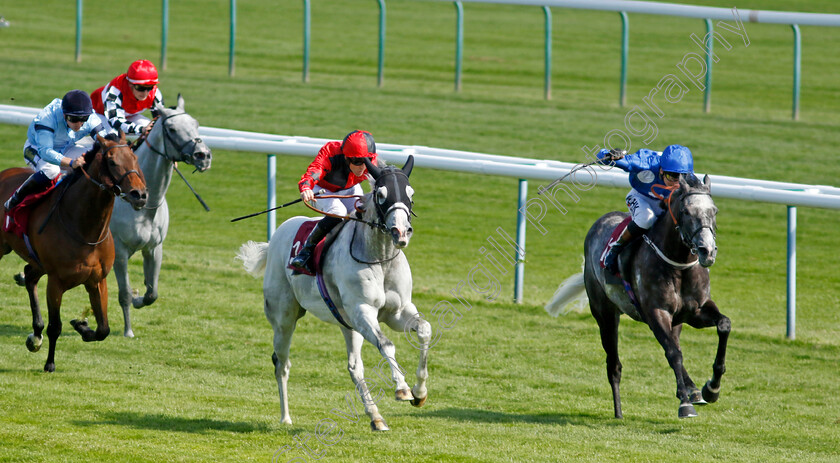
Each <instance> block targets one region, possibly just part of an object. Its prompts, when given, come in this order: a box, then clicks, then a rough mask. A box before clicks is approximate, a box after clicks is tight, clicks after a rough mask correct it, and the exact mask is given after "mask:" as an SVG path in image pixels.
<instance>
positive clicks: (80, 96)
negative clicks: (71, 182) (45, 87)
mask: <svg viewBox="0 0 840 463" xmlns="http://www.w3.org/2000/svg"><path fill="white" fill-rule="evenodd" d="M91 114H93V106H92V104H91V101H90V97H89V96H88V94H87V93H85V92H84V91H82V90H71V91H69V92H67V94H66V95H64V98H60V99H59V98H56V99H54V100H53V101H52V102H51V103H50V104H48V105H47V106H46V107H45V108H44V109H42V110H41V112H39V113H38V115H37V116H35V119H33V120H32V122H31V123H30V124H29V129H28V130H27V131H26V144H24V147H23V157H24V159H25V161H26V164H27V165H28V166H30V167H32V168H34V169H35V173H34V174H32V175H31V176H30V177H29V178H28V179H26V180H25V181H24V182H23V184H22V185H21V186H20V187H18V189H17V190H16V191H15V192H14V194H12V196H11V197H10V198H9V200H8V201H6V203H5V205H4V206H5V207H6V210H7V211H9V210H11V209H12V208H14V207H15V206H17V205H18V204H20V202H21V201H23V199H24V198H25V197H26V196H28V195H30V194H34V193H39V192H41V191H44V190H46V189H47V187H49V186H50V185H51V184H52V181H53V179H55V178H56V177H57V176H58V175H59V174H60V173H61V168H62V167H69V168H71V169H75V168H76V167H81V166H83V165H84V164H85V159H84V157H83V156H82V155H83V154H84V153H85V152H86V151H87V150H88V149H89V148H90V146H85V145H83V144H80V143H79V142H81V141H82V140H83V139H84V138H85V137H88V136H91V137H95V136H96V135H101V136H103V137H104V136H105V135H107V134H108V133H109V132H111V130H109V129H108V128H107V127H105V126H104V125H103V124H101V123H100V121H99V119H98V118H96V117H93V118H92V117H90V116H91Z"/></svg>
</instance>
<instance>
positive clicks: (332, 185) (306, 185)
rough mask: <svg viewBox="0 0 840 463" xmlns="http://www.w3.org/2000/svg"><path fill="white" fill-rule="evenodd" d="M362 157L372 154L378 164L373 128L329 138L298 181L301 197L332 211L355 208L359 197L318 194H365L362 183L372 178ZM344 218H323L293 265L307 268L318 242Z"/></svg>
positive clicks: (373, 159)
mask: <svg viewBox="0 0 840 463" xmlns="http://www.w3.org/2000/svg"><path fill="white" fill-rule="evenodd" d="M362 158H368V159H369V160H370V162H371V163H372V164H373V165H374V166H376V165H378V163H377V157H376V144H375V143H374V141H373V135H371V134H370V132H366V131H364V130H354V131H353V132H350V133H349V134H347V136H346V137H344V141H342V142H340V143H339V142H337V141H331V142H327V143H326V144H325V145H324V146H323V147H321V150H320V151H318V154H317V155H316V156H315V160H314V161H312V164H309V168H308V169H306V172H305V173H304V174H303V176H302V177H301V179H300V182H299V183H298V189H299V190H300V198H301V199H302V200H304V201H306V202H312V201H313V200H315V208H316V209H319V210H321V211H324V212H327V213H329V214H334V215H340V216H346V215H347V214H348V213H349V212H353V211H354V210H355V204H356V198H316V196H315V195H316V194H318V193H320V192H322V191H323V192H324V193H325V194H328V195H357V196H360V195H362V193H363V191H362V186H361V185H360V183H362V182H363V181H365V180H367V179H368V172H367V167H365V164H364V161H362ZM341 220H342V219H340V218H337V217H329V216H326V217H324V218H323V219H321V220H320V221H319V222H318V225H316V226H315V228H314V229H313V230H312V233H310V234H309V238H307V240H306V243H305V244H304V246H303V248H301V250H300V252H299V253H298V255H297V256H295V258H294V259H293V260H292V262H291V265H292V266H293V267H295V268H297V269H300V270H304V269H307V268H308V267H309V260H310V259H311V258H312V251H313V250H314V249H315V246H316V245H317V244H318V242H320V241H321V239H322V238H324V237H325V236H327V233H329V232H330V230H332V229H333V228H334V227H335V226H336V225H338V224H339V223H341Z"/></svg>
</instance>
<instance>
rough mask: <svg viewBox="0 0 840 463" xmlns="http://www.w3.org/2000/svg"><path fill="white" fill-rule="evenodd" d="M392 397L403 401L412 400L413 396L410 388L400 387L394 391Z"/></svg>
mask: <svg viewBox="0 0 840 463" xmlns="http://www.w3.org/2000/svg"><path fill="white" fill-rule="evenodd" d="M394 399H396V400H397V401H400V402H404V401H406V400H413V399H414V396H413V395H411V389H400V390H398V391H397V392H395V393H394Z"/></svg>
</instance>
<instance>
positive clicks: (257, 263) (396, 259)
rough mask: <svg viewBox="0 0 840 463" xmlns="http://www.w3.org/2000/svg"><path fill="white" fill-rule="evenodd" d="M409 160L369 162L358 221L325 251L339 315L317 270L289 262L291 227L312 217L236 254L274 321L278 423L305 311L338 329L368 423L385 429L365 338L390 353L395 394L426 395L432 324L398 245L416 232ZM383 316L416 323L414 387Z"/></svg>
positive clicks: (401, 326)
mask: <svg viewBox="0 0 840 463" xmlns="http://www.w3.org/2000/svg"><path fill="white" fill-rule="evenodd" d="M413 165H414V158H413V156H409V158H408V161H407V162H406V164H405V166H404V167H403V168H402V169H399V168H396V167H393V166H387V167H381V168H380V167H378V166H374V165H372V164H371V163H370V162H367V168H368V172H370V174H371V176H372V177H373V179H374V181H375V183H374V187H373V192H371V193H368V194H367V195H365V196H364V197H363V210H364V212H363V214H362V218H361V221H346V222H345V223H344V225H343V226H342V228H341V229H340V231H339V232H338V234H337V236H336V238H335V241H334V243H333V244H332V246H331V247H330V248H329V249H328V250H327V251H326V255H324V256H322V262H323V265H322V268H323V281H324V283H325V286H326V289H327V290H328V292H329V294H330V295H331V296H332V299H333V301H334V303H335V307H336V308H337V311H338V315H334V314H333V313H332V312H331V311H330V309H329V308H328V306H327V304H326V303H325V301H324V299H323V298H322V296H321V294H320V292H319V289H318V287H317V282H316V277H313V276H308V275H293V274H292V270H291V269H289V268H288V264H289V261H290V249H291V247H292V242H293V240H294V238H295V234H296V232H297V230H298V228H299V227H300V226H301V224H302V223H303V222H305V221H307V220H311V219H309V218H307V217H300V216H299V217H293V218H291V219H289V220H286V221H285V222H283V224H281V225H280V227H278V228H277V231H276V232H275V233H274V235H273V236H272V237H271V241H270V242H269V243H255V242H253V241H250V242H248V243H245V244H243V245H242V247H241V248H240V251H239V255H238V256H237V257H238V258H239V259H240V260H242V261H243V264H244V267H245V269H246V271H248V273H250V274H251V275H253V276H254V277H258V276H259V275H260V274H261V273H263V272H264V273H265V277H264V279H263V295H264V302H265V315H266V318H268V321H269V322H270V323H271V326H272V328H273V329H274V354H273V355H272V361H273V362H274V375H275V377H276V379H277V386H278V389H279V393H280V407H281V413H282V417H281V421H282V422H283V423H287V424H291V423H292V419H291V417H290V415H289V405H288V401H287V395H288V394H287V388H286V386H287V383H288V379H289V369H290V367H291V362H290V361H289V346H290V344H291V341H292V333H293V332H294V330H295V325H296V323H297V320H298V319H299V318H301V317H303V316H304V315H305V314H306V312H307V311H308V312H311V313H312V314H313V315H315V316H316V317H318V318H319V319H320V320H322V321H325V322H327V323H331V324H334V325H338V327H339V328H340V329H341V333H342V334H343V335H344V341H345V345H346V347H347V369H348V371H349V372H350V378H351V379H352V380H353V383H354V384H355V385H356V391H357V392H358V394H359V396H360V398H361V401H362V403H363V404H364V409H365V413H367V415H368V417H369V418H370V420H371V422H370V426H371V429H372V430H374V431H387V430H388V429H389V428H388V425H387V424H386V423H385V419H384V418H382V415H381V414H380V413H379V409H378V408H377V406H376V401H375V400H374V399H373V398H372V396H371V394H370V390H369V387H368V382H369V381H370V380H369V379H366V378H365V376H364V366H363V365H362V356H361V348H362V343H363V341H364V340H367V341H368V342H370V343H371V344H373V345H374V346H376V348H377V349H378V350H379V353H380V354H381V355H382V357H383V360H385V361H387V363H388V365H389V367H390V368H389V369H390V378H389V379H383V382H385V383H389V381H393V383H391V384H392V385H394V387H395V390H396V392H395V395H394V396H395V399H396V400H398V401H411V403H412V405H414V406H416V407H421V406H423V404H424V403H425V401H426V398H427V389H426V379H427V377H428V372H427V370H426V361H427V354H428V348H429V341H430V340H431V325H430V324H429V323H428V322H427V321H425V320H424V319H422V318H421V317H420V316H419V314H418V312H417V308H416V307H415V306H414V304H413V303H412V302H411V290H412V280H411V268H410V267H409V265H408V260H407V259H406V257H405V254H404V253H403V252H402V251H401V250H402V249H403V248H405V247H406V246H408V243H409V240H410V238H411V235H412V233H413V229H412V227H411V214H412V210H411V209H412V205H413V202H412V196H413V194H414V190H413V189H412V188H411V185H410V184H409V181H408V176H409V175H410V174H411V168H412V167H413ZM339 317H340V318H339ZM380 321H382V322H384V323H385V324H386V325H388V326H389V327H391V329H393V330H395V331H399V332H405V333H406V335H408V334H409V333H410V332H411V331H414V332H415V333H416V335H417V339H418V340H419V344H420V345H419V346H415V347H417V348H418V350H419V351H420V352H419V355H420V357H419V362H418V365H417V371H416V377H417V382H416V383H415V385H414V387H412V388H411V389H409V387H408V385H407V384H406V382H405V376H404V373H403V371H402V370H401V369H400V368H399V365H398V364H397V362H396V360H395V358H394V355H395V348H394V344H393V343H392V342H391V341H390V340H389V339H388V338H387V337H385V334H384V333H383V332H382V330H381V329H380V326H379V322H380ZM340 322H341V323H342V324H339V323H340ZM345 325H346V326H345ZM380 365H381V363H380ZM377 382H379V381H378V380H377ZM379 392H380V393H381V392H382V391H381V389H380V391H379Z"/></svg>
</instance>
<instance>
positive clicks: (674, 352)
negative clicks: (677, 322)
mask: <svg viewBox="0 0 840 463" xmlns="http://www.w3.org/2000/svg"><path fill="white" fill-rule="evenodd" d="M646 318H647V319H648V320H650V321H649V322H648V326H650V329H651V331H653V335H654V336H656V340H657V341H659V344H660V345H661V346H662V348H663V349H664V350H665V357H666V358H667V359H668V364H669V365H671V369H673V370H674V375H675V376H676V378H677V398H678V399H680V408H679V415H678V416H679V417H680V418H690V417H695V416H697V411H696V410H694V405H692V404H691V399H690V398H689V395H688V389H687V388H686V387H685V379H684V378H683V370H684V368H683V358H682V352H681V351H680V348H679V344H678V343H677V342H676V341H675V340H674V338H672V337H671V322H672V318H671V314H669V313H668V312H667V311H665V310H660V309H654V310H652V311H651V312H649V313H648V314H647V317H646Z"/></svg>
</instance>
